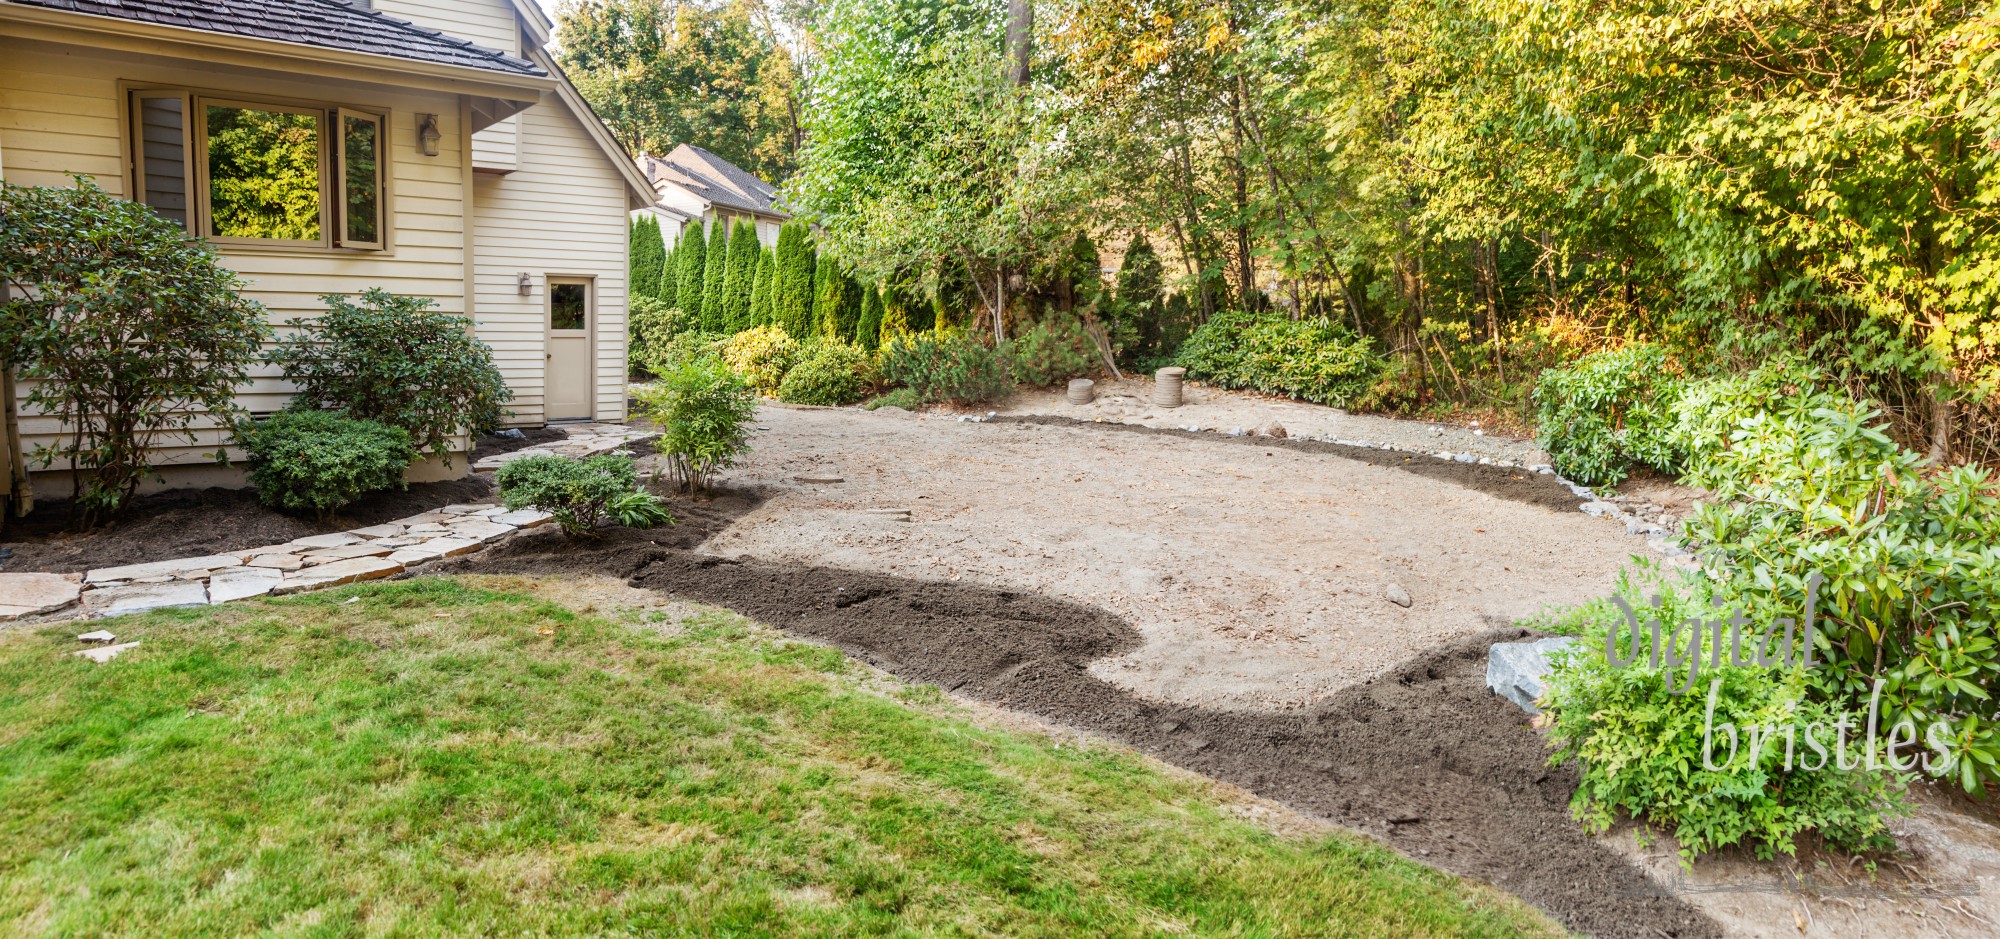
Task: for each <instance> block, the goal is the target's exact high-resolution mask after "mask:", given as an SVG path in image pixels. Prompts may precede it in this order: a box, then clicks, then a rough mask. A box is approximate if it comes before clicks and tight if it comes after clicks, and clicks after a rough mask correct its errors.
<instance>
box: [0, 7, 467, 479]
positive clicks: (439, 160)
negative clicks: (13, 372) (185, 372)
mask: <svg viewBox="0 0 2000 939" xmlns="http://www.w3.org/2000/svg"><path fill="white" fill-rule="evenodd" d="M55 48H61V47H55ZM121 81H124V82H132V83H143V84H147V85H160V86H169V87H180V86H185V87H191V88H195V89H199V90H206V91H212V92H219V93H223V94H229V95H235V96H238V97H242V98H247V99H251V100H256V99H259V98H291V99H298V100H302V101H311V102H323V103H326V104H329V105H332V104H346V105H352V106H359V107H366V108H372V109H376V110H382V111H385V112H386V113H387V115H388V131H389V133H388V141H389V163H390V167H389V173H388V179H389V186H388V192H389V201H388V208H389V213H390V215H389V230H390V238H391V250H388V251H383V252H341V253H334V252H325V253H318V252H299V251H284V250H271V249H263V248H257V247H237V246H221V247H219V248H218V252H219V253H220V255H221V257H222V264H223V265H224V266H225V267H228V268H230V269H232V270H235V271H237V272H239V273H240V274H242V275H243V277H244V279H245V281H246V282H247V284H248V289H247V290H246V291H245V295H246V296H248V297H250V298H251V299H254V300H256V301H258V302H260V303H262V304H264V305H265V306H266V307H267V308H269V310H270V312H271V321H272V323H273V324H274V325H278V326H282V324H284V323H285V322H287V321H289V320H291V319H294V318H306V319H310V318H311V317H313V316H316V315H318V314H319V313H321V312H322V311H324V309H325V304H324V303H323V302H322V301H321V300H320V299H319V297H320V296H321V295H323V294H328V293H345V294H353V293H358V292H359V291H361V290H363V289H365V288H368V287H383V288H385V289H388V290H390V291H393V292H396V293H404V294H414V295H418V296H425V297H431V298H433V299H435V300H436V301H437V303H438V308H439V309H441V310H443V311H445V312H450V313H463V312H465V310H466V302H465V301H466V296H465V293H466V278H465V250H464V246H465V238H466V231H465V218H466V216H467V205H466V196H467V192H466V186H465V181H464V172H463V169H462V166H463V157H464V151H463V147H462V141H463V140H464V139H465V134H464V129H463V128H462V127H461V126H460V124H459V120H460V118H459V114H460V108H459V99H458V96H456V95H451V94H444V93H428V92H410V91H404V90H392V89H386V88H382V87H380V86H363V85H358V84H350V83H337V82H329V81H325V80H311V79H306V80H282V79H276V78H273V77H271V76H270V75H268V74H257V73H250V72H238V71H235V70H231V69H228V68H223V67H210V68H201V69H193V68H184V67H179V66H177V65H175V64H172V63H170V62H165V61H163V62H158V63H154V62H146V61H141V60H138V59H127V58H123V57H118V58H114V57H111V56H104V57H96V56H92V55H90V54H88V53H87V52H86V51H84V50H76V49H64V50H63V52H62V53H58V52H55V51H52V47H47V46H42V45H40V44H37V43H33V42H29V41H25V40H18V39H12V38H6V37H0V150H4V152H5V153H6V155H7V160H6V165H5V169H4V177H5V179H6V180H7V181H8V182H10V183H14V184H17V185H43V186H65V185H69V184H70V175H71V174H83V175H86V176H89V177H91V178H92V179H93V180H95V181H96V183H97V185H99V186H101V187H103V188H104V189H105V190H106V191H109V192H112V193H116V194H119V195H125V194H127V192H128V189H129V184H128V180H127V173H126V162H125V161H126V157H125V146H126V144H125V140H124V133H125V130H124V123H125V113H126V112H125V100H126V99H125V94H124V91H123V90H122V89H121V87H120V82H121ZM418 113H432V114H436V115H438V120H439V125H440V130H441V132H442V133H443V139H442V140H441V141H440V142H439V144H438V148H439V152H438V155H437V156H435V157H427V156H424V155H423V154H422V153H421V152H420V151H419V143H418V140H417V118H416V115H417V114H418ZM253 374H254V377H253V380H252V381H251V382H250V383H249V384H248V385H247V386H246V387H245V388H244V389H243V390H242V391H241V392H240V393H239V395H238V396H237V400H238V403H239V404H240V405H241V406H242V407H244V408H245V409H247V410H250V411H252V412H266V411H274V410H277V409H279V408H282V407H283V406H284V405H285V403H286V401H287V400H288V398H289V395H290V393H291V388H290V386H289V385H288V384H287V383H286V382H285V381H284V380H283V379H282V378H280V377H279V376H278V375H277V374H276V372H275V371H274V370H272V369H270V368H268V367H265V366H261V365H260V366H258V367H257V368H256V370H255V371H254V373H253ZM27 391H28V389H26V388H23V389H21V394H22V397H23V398H25V397H26V394H27ZM21 431H22V446H23V449H24V451H25V452H28V453H32V452H34V449H35V448H36V446H37V445H49V444H53V443H55V442H56V440H57V439H58V436H59V434H60V432H61V427H60V425H59V423H58V422H57V421H56V420H54V419H52V418H48V417H45V416H41V415H39V414H36V413H35V412H33V411H31V410H26V409H24V412H23V417H22V421H21ZM227 437H228V435H227V432H226V431H225V430H223V429H221V428H217V427H214V426H213V425H211V426H209V427H208V428H207V429H205V430H204V431H202V432H201V434H200V437H199V442H198V443H197V444H196V445H193V446H185V445H183V446H175V447H170V448H167V449H165V450H163V451H161V452H160V454H159V455H158V457H157V459H156V460H155V462H156V463H157V464H160V465H164V466H174V465H183V464H187V465H192V464H209V463H212V460H211V459H210V458H209V456H208V455H209V454H211V453H213V452H214V450H215V449H216V448H217V447H218V446H221V445H223V444H226V443H227V442H228V440H227ZM232 455H234V454H232Z"/></svg>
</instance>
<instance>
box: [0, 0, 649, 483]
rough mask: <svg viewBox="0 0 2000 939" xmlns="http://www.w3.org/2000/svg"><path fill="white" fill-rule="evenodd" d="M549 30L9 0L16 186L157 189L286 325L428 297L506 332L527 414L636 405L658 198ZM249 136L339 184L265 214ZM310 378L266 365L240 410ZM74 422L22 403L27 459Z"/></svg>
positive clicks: (370, 12)
mask: <svg viewBox="0 0 2000 939" xmlns="http://www.w3.org/2000/svg"><path fill="white" fill-rule="evenodd" d="M550 29H551V24H550V23H549V21H548V19H547V18H546V17H545V16H544V15H543V14H542V12H541V10H540V9H539V8H538V7H537V5H536V4H535V3H534V2H533V0H372V2H371V0H0V178H4V179H5V180H6V181H8V182H10V183H13V184H17V185H44V186H63V185H69V184H70V177H71V176H72V175H75V174H83V175H87V176H89V177H91V178H93V179H94V180H95V181H96V183H97V184H98V185H99V186H102V187H103V188H105V189H106V190H108V191H110V192H113V193H117V194H121V195H124V196H126V197H128V198H133V199H139V200H142V201H145V202H147V203H148V204H150V205H152V206H154V207H155V208H156V209H158V210H159V211H160V212H161V213H162V214H164V215H166V216H168V217H169V218H173V219H175V220H176V221H180V222H183V223H185V224H186V225H188V226H189V229H190V231H192V232H194V233H195V234H197V235H199V236H201V237H203V238H206V239H208V240H209V241H210V242H212V243H213V244H214V245H215V247H216V249H217V250H218V252H219V253H220V254H221V256H222V259H223V263H224V264H225V265H226V266H228V267H230V268H231V269H233V270H236V271H238V272H240V273H241V274H243V275H244V276H245V278H246V279H247V280H248V281H249V284H250V290H249V291H248V293H249V294H250V295H251V296H252V297H254V298H255V299H256V300H258V301H260V302H262V303H263V304H264V305H265V306H267V307H268V308H269V309H270V311H271V315H272V318H273V321H274V323H276V324H282V323H284V322H285V321H287V320H290V319H292V318H294V317H299V316H306V317H310V316H312V315H314V314H315V313H317V312H319V311H321V310H323V309H324V304H323V303H322V302H321V301H320V300H319V297H320V296H321V295H323V294H328V293H347V294H352V293H358V292H360V291H361V290H363V289H365V288H368V287H382V288H385V289H387V290H389V291H391V292H394V293H399V294H415V295H421V296H426V297H431V298H433V299H435V300H436V301H437V303H438V308H439V309H441V310H443V311H446V312H450V313H461V314H463V313H469V314H471V316H472V319H473V321H474V323H475V326H476V330H477V333H478V336H479V338H480V339H482V340H484V341H485V342H486V343H488V344H489V345H491V346H492V347H493V349H494V351H495V353H496V357H497V359H498V363H499V365H500V368H501V370H502V371H503V372H504V374H505V375H506V377H507V381H508V383H509V384H510V385H511V386H512V389H513V392H514V400H513V402H512V403H511V405H510V407H511V408H512V410H513V412H514V417H513V419H512V422H513V423H514V424H516V425H526V426H533V425H540V424H543V423H546V422H550V421H561V420H572V419H595V420H600V421H617V420H622V419H623V418H624V417H625V373H626V369H625V344H626V329H625V297H626V284H625V280H626V272H627V231H628V228H627V226H628V219H629V213H630V212H631V211H633V210H635V209H640V208H643V207H646V206H648V205H651V204H652V203H653V201H654V200H655V198H656V195H655V193H654V190H653V187H652V185H651V184H650V183H649V181H648V180H646V179H645V178H644V177H643V176H642V175H640V174H639V172H638V171H637V168H636V166H635V165H634V163H633V161H632V159H631V157H630V156H629V155H627V154H626V153H624V152H623V151H622V150H621V149H620V148H619V146H618V145H617V144H616V143H615V142H614V141H613V140H612V138H611V136H610V135H609V133H607V132H606V131H605V130H604V127H603V125H602V123H601V122H600V121H599V120H598V119H597V117H596V116H595V115H594V114H592V113H591V110H590V108H589V106H588V105H586V104H585V103H584V101H583V100H582V98H580V97H579V96H578V95H577V93H576V91H575V89H574V88H572V87H571V86H570V85H569V83H568V82H567V81H566V80H564V79H563V78H562V76H561V74H560V72H559V71H558V70H557V69H556V67H555V65H554V63H553V61H552V59H551V57H550V55H549V53H548V52H547V49H546V47H547V45H548V43H549V41H550ZM232 140H233V141H234V142H235V145H236V146H237V147H238V151H236V152H241V150H242V149H243V147H244V146H245V142H246V141H247V142H248V146H249V148H250V149H251V150H253V151H258V150H269V149H270V148H272V147H277V146H290V147H294V148H297V152H295V153H292V154H288V156H289V157H291V158H292V162H293V163H294V164H295V165H296V164H303V165H306V166H307V167H309V168H312V169H313V170H314V171H316V172H317V177H318V178H317V180H316V187H317V188H316V189H315V188H314V186H315V183H314V182H305V183H297V184H296V185H297V186H298V189H299V191H295V192H293V195H294V197H295V198H294V199H293V200H292V201H293V203H294V204H293V205H292V208H291V210H290V212H289V214H286V213H279V214H280V215H281V216H282V223H281V224H274V223H272V222H271V221H270V217H271V215H270V213H264V212H260V211H259V210H260V209H261V208H262V207H260V206H257V205H245V202H244V200H245V197H244V196H243V195H242V193H243V192H244V191H254V190H255V189H256V188H257V187H256V185H255V184H260V183H268V182H269V180H260V179H257V178H254V177H255V176H256V174H257V173H258V172H260V171H259V170H258V169H257V167H258V166H259V165H260V164H259V163H257V162H255V161H244V160H235V161H231V160H229V159H228V158H227V157H228V151H225V150H224V149H222V148H223V147H224V146H225V144H224V143H223V142H222V141H232ZM246 175H247V176H249V177H251V178H248V179H244V178H240V177H245V176H246ZM246 183H248V184H251V185H244V184H246ZM266 188H269V187H268V186H267V187H266ZM298 203H303V204H304V205H305V206H306V207H305V208H304V209H300V208H299V207H298ZM288 394H289V389H288V388H287V387H286V385H285V383H284V382H283V380H282V379H281V378H280V377H278V376H277V375H275V374H273V373H271V372H270V371H269V370H268V369H266V370H264V371H261V372H259V373H258V375H257V377H256V378H255V380H254V381H253V382H252V383H251V384H250V385H249V386H248V387H245V388H244V389H243V392H242V396H241V401H242V403H243V405H244V406H245V407H246V408H247V409H249V410H250V411H251V412H253V413H263V412H270V411H275V410H278V409H280V408H282V407H283V406H284V404H285V402H286V400H287V398H288ZM58 432H59V428H58V427H57V426H55V422H54V421H53V420H50V419H47V418H42V417H38V416H36V415H34V414H33V413H23V414H21V416H20V419H19V421H18V432H17V436H18V439H17V440H16V441H13V443H14V445H15V448H7V449H13V453H14V454H20V453H32V452H33V451H34V449H35V446H36V445H37V444H38V443H48V442H51V441H52V440H53V439H54V435H55V434H57V433H58ZM201 443H202V444H205V446H192V447H181V448H177V449H174V450H170V451H167V452H163V453H161V454H160V458H159V460H158V462H159V464H160V465H161V466H162V467H163V471H165V472H166V473H167V474H168V475H169V477H170V482H169V484H170V485H172V484H176V483H178V484H183V485H186V484H196V483H199V484H210V483H213V482H215V481H217V478H216V471H215V468H214V464H213V462H212V461H211V460H208V459H207V458H206V457H205V456H204V455H203V454H204V453H207V452H212V451H213V450H214V449H215V447H216V446H217V445H218V444H220V443H226V433H225V432H224V431H222V430H220V429H216V430H212V431H209V432H208V438H207V439H204V440H203V441H201ZM10 455H11V454H10ZM5 458H6V456H4V455H0V460H4V459H5ZM455 463H456V465H457V468H458V471H460V472H463V471H464V466H465V461H463V460H459V461H455ZM197 468H206V469H205V471H200V472H197V471H196V469H197ZM51 482H54V480H51ZM43 492H44V494H49V491H48V489H44V490H43Z"/></svg>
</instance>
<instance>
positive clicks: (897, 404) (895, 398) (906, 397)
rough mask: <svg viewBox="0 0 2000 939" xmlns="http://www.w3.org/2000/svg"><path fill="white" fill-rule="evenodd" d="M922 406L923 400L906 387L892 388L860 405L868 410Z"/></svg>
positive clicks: (912, 409)
mask: <svg viewBox="0 0 2000 939" xmlns="http://www.w3.org/2000/svg"><path fill="white" fill-rule="evenodd" d="M923 406H924V400H923V399H922V398H919V397H917V393H916V392H914V391H911V390H910V389H908V388H892V389H890V390H889V391H887V392H884V393H882V394H881V395H879V396H877V397H875V398H874V399H872V400H870V401H869V402H868V403H867V404H864V405H862V407H864V408H867V409H868V410H870V411H873V410H876V409H878V408H902V409H903V410H905V411H914V410H916V409H918V408H921V407H923Z"/></svg>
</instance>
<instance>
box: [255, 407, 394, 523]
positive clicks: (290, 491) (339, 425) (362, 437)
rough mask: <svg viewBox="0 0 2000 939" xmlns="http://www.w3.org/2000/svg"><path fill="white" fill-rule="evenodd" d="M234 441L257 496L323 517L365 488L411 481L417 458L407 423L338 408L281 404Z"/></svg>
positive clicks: (273, 505)
mask: <svg viewBox="0 0 2000 939" xmlns="http://www.w3.org/2000/svg"><path fill="white" fill-rule="evenodd" d="M236 440H237V443H238V444H240V445H241V446H242V447H243V450H244V452H245V453H246V454H247V455H248V459H249V464H250V484H251V485H252V486H255V487H256V488H257V499H258V501H260V502H262V503H264V504H265V505H267V506H270V507H271V508H274V509H277V510H279V511H282V512H293V513H301V512H307V511H310V512H312V513H313V514H314V515H315V516H317V517H319V518H322V519H323V518H326V517H327V516H329V515H331V514H333V512H334V511H335V510H337V509H339V508H340V507H342V506H344V505H347V504H348V503H350V502H353V501H354V500H355V499H358V498H360V497H361V496H362V495H364V494H367V493H370V492H374V491H376V490H380V489H389V488H391V487H401V488H407V485H408V484H407V483H405V482H404V481H403V471H404V470H405V469H406V468H408V467H409V465H410V463H411V461H413V460H415V459H416V458H417V450H416V448H415V447H414V446H412V445H411V443H410V435H409V433H408V432H406V431H404V430H403V429H402V428H400V427H389V426H387V425H384V424H381V423H377V422H375V421H368V420H360V419H356V418H351V417H348V416H347V415H345V414H342V413H340V412H337V411H305V410H292V411H280V412H278V413H277V414H274V415H272V416H271V417H270V418H268V419H266V420H262V421H257V422H256V423H253V424H246V425H243V426H241V427H239V428H238V429H237V431H236Z"/></svg>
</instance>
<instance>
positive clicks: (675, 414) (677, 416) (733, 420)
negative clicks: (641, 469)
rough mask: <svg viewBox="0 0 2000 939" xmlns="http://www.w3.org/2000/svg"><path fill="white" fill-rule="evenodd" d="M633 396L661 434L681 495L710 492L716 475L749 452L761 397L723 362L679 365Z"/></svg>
mask: <svg viewBox="0 0 2000 939" xmlns="http://www.w3.org/2000/svg"><path fill="white" fill-rule="evenodd" d="M633 395H634V396H635V397H636V398H637V399H638V402H639V411H640V412H641V413H643V414H645V415H646V416H647V417H648V418H650V419H651V420H652V421H653V423H654V424H656V425H658V427H659V428H660V441H659V444H658V446H659V451H660V453H661V454H662V455H664V456H665V457H666V460H667V466H668V469H669V470H670V471H671V473H672V475H673V479H674V482H675V484H676V485H677V486H679V487H681V488H682V489H686V490H700V489H707V488H708V481H709V479H710V477H712V476H713V475H714V474H715V472H716V471H717V470H720V469H724V468H726V467H728V466H729V465H730V464H732V463H734V462H735V461H736V457H737V456H738V455H740V454H741V453H742V452H743V451H745V450H747V449H749V442H750V434H749V431H748V425H749V423H750V419H751V417H752V416H754V415H755V414H756V413H757V396H756V394H754V393H753V392H751V390H750V387H749V386H748V385H746V384H744V382H743V378H742V376H740V375H737V374H736V373H735V372H733V371H731V370H730V369H729V366H727V365H725V364H723V362H722V360H721V359H718V358H715V357H713V356H703V357H696V358H693V359H689V360H688V361H685V362H681V363H677V364H676V365H675V366H673V367H672V368H669V369H666V370H664V371H662V372H661V373H660V378H659V380H658V381H656V382H653V383H652V384H650V385H646V386H644V387H635V388H634V389H633Z"/></svg>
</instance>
